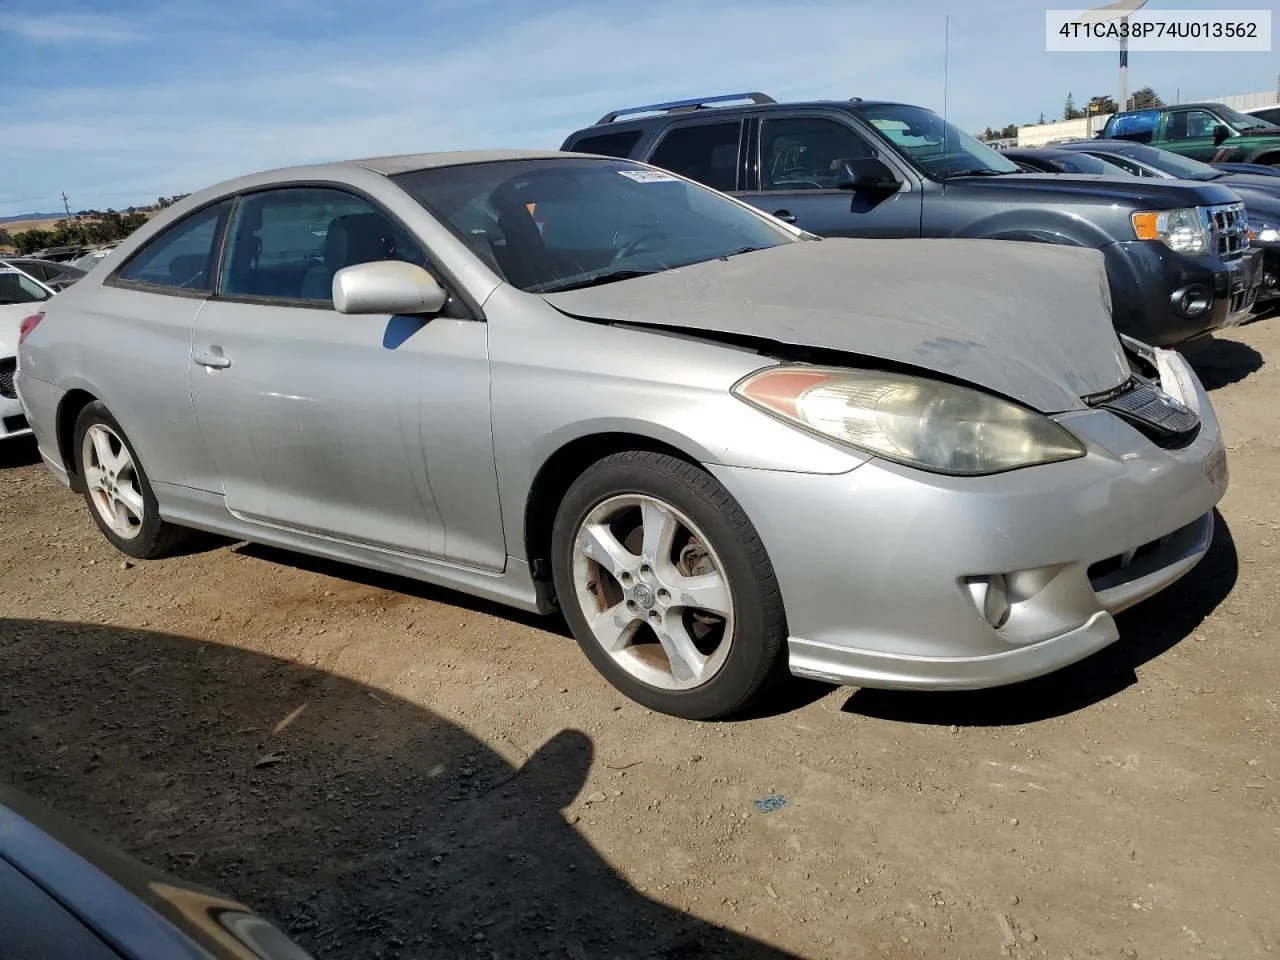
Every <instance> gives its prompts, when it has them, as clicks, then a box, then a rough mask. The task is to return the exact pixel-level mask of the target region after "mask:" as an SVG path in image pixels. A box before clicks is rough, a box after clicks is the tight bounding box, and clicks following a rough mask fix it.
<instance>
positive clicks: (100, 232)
mask: <svg viewBox="0 0 1280 960" xmlns="http://www.w3.org/2000/svg"><path fill="white" fill-rule="evenodd" d="M186 196H188V194H185V193H179V194H175V195H174V196H172V197H157V198H156V202H155V203H153V204H150V205H149V206H145V207H128V208H127V209H125V210H123V211H120V210H113V209H111V208H107V209H106V210H81V211H80V212H79V213H77V214H75V215H74V216H72V217H69V218H65V219H62V220H59V221H58V222H57V223H55V224H54V225H53V229H52V230H23V231H21V232H19V233H10V232H9V231H8V230H5V229H3V228H0V247H3V246H9V247H13V248H14V249H15V250H17V252H18V254H19V255H20V256H28V255H30V254H33V253H35V252H37V251H39V250H45V249H48V248H50V247H86V246H92V245H94V244H99V243H110V242H111V241H113V240H123V239H124V238H125V237H127V236H129V234H131V233H133V231H135V230H137V229H138V228H139V227H140V226H142V225H143V224H144V223H146V222H147V220H148V219H149V217H148V216H147V215H148V214H149V213H153V212H155V211H157V210H163V209H164V208H165V207H171V206H173V205H174V204H175V203H177V202H178V201H179V200H181V199H182V198H183V197H186Z"/></svg>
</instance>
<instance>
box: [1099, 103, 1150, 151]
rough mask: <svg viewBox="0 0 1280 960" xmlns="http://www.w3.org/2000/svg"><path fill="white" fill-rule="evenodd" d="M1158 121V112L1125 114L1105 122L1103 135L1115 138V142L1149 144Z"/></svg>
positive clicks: (1144, 111)
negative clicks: (1131, 141) (1127, 141)
mask: <svg viewBox="0 0 1280 960" xmlns="http://www.w3.org/2000/svg"><path fill="white" fill-rule="evenodd" d="M1159 120H1160V111H1159V110H1139V111H1138V112H1137V113H1126V114H1122V115H1120V116H1118V117H1112V118H1111V119H1110V120H1108V121H1107V126H1106V128H1105V129H1104V131H1103V135H1104V136H1107V137H1115V138H1116V139H1117V140H1137V141H1139V142H1141V143H1150V142H1151V138H1152V137H1153V136H1154V135H1155V132H1156V124H1157V123H1158V122H1159Z"/></svg>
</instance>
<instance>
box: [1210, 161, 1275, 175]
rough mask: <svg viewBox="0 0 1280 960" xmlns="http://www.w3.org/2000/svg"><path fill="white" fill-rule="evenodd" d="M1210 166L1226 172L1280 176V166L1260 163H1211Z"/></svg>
mask: <svg viewBox="0 0 1280 960" xmlns="http://www.w3.org/2000/svg"><path fill="white" fill-rule="evenodd" d="M1209 166H1211V167H1213V168H1214V169H1215V170H1221V171H1223V172H1224V173H1251V174H1253V175H1254V176H1260V177H1280V167H1264V166H1263V165H1262V164H1260V163H1211V164H1209Z"/></svg>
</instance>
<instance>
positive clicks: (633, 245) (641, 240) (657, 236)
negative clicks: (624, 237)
mask: <svg viewBox="0 0 1280 960" xmlns="http://www.w3.org/2000/svg"><path fill="white" fill-rule="evenodd" d="M663 236H665V234H661V233H658V232H657V231H656V230H651V231H650V232H649V233H642V234H640V236H638V237H635V238H633V239H631V240H628V241H627V242H626V243H624V244H623V245H622V246H620V247H619V248H618V252H617V253H615V254H614V255H613V259H612V260H610V261H609V264H610V266H612V265H613V264H615V263H617V262H618V261H620V260H625V259H627V257H629V256H631V255H632V254H633V253H635V252H636V251H637V250H639V249H640V248H641V247H643V246H644V245H645V244H646V243H647V242H649V241H650V240H661V239H662V238H663Z"/></svg>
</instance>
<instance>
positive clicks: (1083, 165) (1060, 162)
mask: <svg viewBox="0 0 1280 960" xmlns="http://www.w3.org/2000/svg"><path fill="white" fill-rule="evenodd" d="M1049 161H1050V162H1051V163H1052V164H1053V165H1054V166H1055V167H1057V168H1058V169H1059V170H1062V171H1064V172H1065V173H1093V174H1099V175H1101V176H1104V177H1128V176H1131V174H1130V173H1129V172H1128V171H1127V170H1124V169H1122V168H1120V167H1117V166H1116V165H1115V164H1114V163H1107V161H1105V160H1103V159H1102V158H1101V157H1095V156H1093V155H1092V154H1089V153H1067V152H1065V151H1063V152H1062V153H1055V154H1052V155H1051V156H1050V157H1049Z"/></svg>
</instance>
